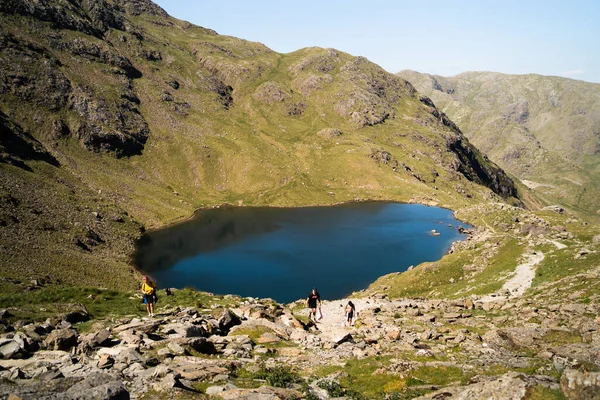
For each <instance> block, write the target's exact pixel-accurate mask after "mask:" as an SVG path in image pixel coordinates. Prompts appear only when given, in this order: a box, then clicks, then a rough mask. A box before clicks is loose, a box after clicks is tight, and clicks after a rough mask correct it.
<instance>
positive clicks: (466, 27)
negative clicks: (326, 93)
mask: <svg viewBox="0 0 600 400" xmlns="http://www.w3.org/2000/svg"><path fill="white" fill-rule="evenodd" d="M155 2H156V3H158V4H159V5H160V6H161V7H163V8H164V9H165V10H166V11H167V12H168V13H169V14H171V15H172V16H174V17H176V18H180V19H184V20H186V21H189V22H192V23H194V24H196V25H200V26H203V27H206V28H211V29H214V30H216V31H217V32H218V33H220V34H223V35H230V36H236V37H239V38H243V39H247V40H251V41H256V42H261V43H264V44H265V45H267V46H268V47H270V48H271V49H273V50H275V51H278V52H281V53H288V52H291V51H294V50H298V49H300V48H303V47H309V46H319V47H333V48H336V49H339V50H342V51H345V52H347V53H350V54H353V55H357V56H358V55H361V56H365V57H367V58H368V59H369V60H371V61H373V62H375V63H377V64H379V65H381V66H382V67H383V68H385V69H386V70H388V71H390V72H398V71H400V70H403V69H413V70H416V71H420V72H428V73H432V74H439V75H444V76H448V75H455V74H457V73H460V72H464V71H496V72H503V73H509V74H525V73H537V74H542V75H558V76H565V77H570V78H574V79H581V80H585V81H590V82H599V83H600V0H589V1H583V0H580V1H567V0H562V1H555V0H550V1H543V0H539V1H533V0H520V1H515V0H495V1H490V0H464V1H458V0H446V1H443V0H439V1H438V0H436V1H433V0H432V1H425V0H411V1H405V0H397V1H393V0H387V1H386V0H371V1H355V0H320V1H315V0H303V1H293V2H291V1H284V0H272V1H271V0H270V1H267V0H254V1H253V0H220V1H216V0H215V1H209V0H204V1H189V0H188V1H184V0H158V1H156V0H155Z"/></svg>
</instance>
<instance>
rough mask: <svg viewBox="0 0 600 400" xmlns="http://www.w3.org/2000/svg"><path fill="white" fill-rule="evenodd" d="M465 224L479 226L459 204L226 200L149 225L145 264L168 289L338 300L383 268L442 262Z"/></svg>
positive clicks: (140, 256)
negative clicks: (166, 223) (273, 204)
mask: <svg viewBox="0 0 600 400" xmlns="http://www.w3.org/2000/svg"><path fill="white" fill-rule="evenodd" d="M459 225H462V226H463V227H465V228H470V226H469V225H466V224H464V223H462V222H460V221H458V220H456V219H454V218H453V215H452V211H450V210H447V209H443V208H437V207H427V206H423V205H419V204H397V203H377V202H371V203H351V204H345V205H340V206H334V207H302V208H267V207H260V208H242V207H221V208H217V209H210V210H201V211H198V212H197V213H196V215H195V216H194V218H192V219H190V220H189V221H186V222H183V223H180V224H177V225H173V226H170V227H167V228H164V229H161V230H156V231H153V232H148V233H147V234H145V235H144V236H143V238H142V239H141V240H140V241H139V242H138V245H137V252H136V255H135V263H136V265H137V267H138V268H139V269H140V270H142V271H144V272H146V273H147V274H148V275H150V276H151V277H152V278H153V279H154V280H155V281H156V282H157V283H158V288H159V289H161V288H166V287H170V288H184V287H192V288H195V289H197V290H202V291H207V292H211V293H216V294H238V295H240V296H244V297H260V298H265V297H270V298H272V299H274V300H276V301H278V302H282V303H287V302H292V301H295V300H297V299H300V298H305V297H306V296H307V295H308V292H309V291H310V289H311V288H313V287H317V289H318V291H319V293H320V294H321V297H322V298H323V299H338V298H343V297H344V296H347V295H348V294H350V293H352V292H353V291H356V290H360V289H364V288H366V287H367V286H368V285H369V284H370V283H372V282H373V281H375V280H376V279H377V278H378V277H380V276H382V275H385V274H388V273H391V272H401V271H405V270H406V269H407V268H408V267H409V266H411V265H417V264H420V263H422V262H425V261H435V260H439V259H440V258H441V257H442V256H443V255H444V254H445V253H447V252H448V250H449V249H450V246H451V245H452V243H453V242H454V241H457V240H462V239H465V238H466V235H464V234H460V233H459V232H458V230H457V227H458V226H459ZM432 230H435V231H436V232H437V233H439V235H438V234H434V233H432Z"/></svg>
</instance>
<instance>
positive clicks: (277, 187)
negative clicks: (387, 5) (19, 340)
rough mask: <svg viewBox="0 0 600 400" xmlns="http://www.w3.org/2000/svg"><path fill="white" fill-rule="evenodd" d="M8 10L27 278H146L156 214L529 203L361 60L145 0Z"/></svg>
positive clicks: (8, 114)
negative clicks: (147, 232)
mask: <svg viewBox="0 0 600 400" xmlns="http://www.w3.org/2000/svg"><path fill="white" fill-rule="evenodd" d="M0 13H1V19H0V43H1V44H2V45H1V46H0V59H1V60H2V63H1V65H2V66H1V67H0V84H1V88H2V90H0V109H1V111H2V118H1V119H0V122H1V124H0V127H1V129H2V135H1V136H0V172H1V173H0V182H1V184H2V188H1V192H0V193H1V194H2V197H1V198H0V210H1V214H0V216H1V223H0V230H1V233H2V241H1V244H2V246H3V249H6V251H2V252H1V255H0V270H1V271H2V275H3V276H6V277H7V279H8V281H10V282H13V283H14V282H15V281H14V280H16V281H18V282H20V283H19V284H18V285H20V286H18V287H20V288H22V287H29V286H31V285H30V282H31V281H32V280H34V279H38V280H40V279H42V280H44V281H46V282H57V283H58V282H60V283H66V284H84V285H88V286H93V287H99V286H100V287H106V286H108V287H132V286H134V285H135V284H136V283H135V271H134V270H133V269H132V268H131V266H130V265H129V257H130V255H131V253H132V249H133V245H134V241H135V239H136V238H137V237H139V236H140V235H141V233H142V232H143V230H144V229H145V228H156V227H160V226H164V225H165V224H169V223H172V222H175V221H179V220H182V219H184V218H188V217H189V216H191V215H192V214H193V212H194V210H196V209H198V208H202V207H211V206H215V205H219V204H223V203H229V204H234V205H243V206H255V205H271V206H298V205H311V204H334V203H339V202H347V201H356V200H365V199H370V200H384V199H386V200H397V201H404V202H420V203H426V204H435V205H441V206H445V207H449V208H454V209H456V208H460V207H465V206H469V205H472V204H476V203H479V202H482V201H489V200H492V201H503V199H505V200H508V201H511V202H514V203H519V202H520V200H517V199H516V198H515V197H516V196H518V194H517V190H516V188H515V186H514V184H513V182H512V180H511V179H510V178H508V177H507V176H506V175H505V174H504V172H503V171H502V170H501V169H499V168H498V167H497V166H496V165H494V164H493V163H491V162H489V161H488V160H487V159H486V158H485V157H484V156H482V155H481V153H479V151H478V150H477V149H476V148H475V147H473V146H472V145H471V144H470V143H469V142H468V140H467V139H466V138H465V137H464V136H463V135H462V134H461V132H460V131H459V130H458V129H457V128H456V126H455V125H454V124H453V123H452V121H450V120H449V119H448V117H446V116H445V115H444V114H443V113H440V112H439V111H438V110H437V109H436V108H435V107H433V106H432V105H431V104H428V103H427V101H425V100H424V99H422V98H421V96H420V95H419V94H418V93H417V92H416V91H415V90H414V88H413V87H412V85H410V84H409V83H407V82H406V81H405V80H403V79H401V78H398V77H396V76H394V75H392V74H389V73H387V72H385V71H384V70H383V69H381V68H380V67H379V66H377V65H375V64H373V63H371V62H369V61H368V60H366V59H365V58H362V57H354V56H351V55H349V54H345V53H343V52H340V51H337V50H334V49H322V48H307V49H301V50H298V51H296V52H293V53H290V54H280V53H276V52H274V51H272V50H270V49H268V48H267V47H265V46H264V45H262V44H259V43H252V42H248V41H245V40H242V39H237V38H232V37H227V36H222V35H218V34H217V33H215V32H214V31H211V30H209V29H205V28H201V27H197V26H194V25H191V24H189V23H187V22H184V21H180V20H177V19H174V18H171V17H170V16H168V15H167V14H166V13H165V12H164V11H163V10H162V9H160V8H159V7H157V6H156V5H154V4H153V3H151V2H149V1H140V0H136V1H134V0H129V1H125V2H116V1H100V2H94V3H90V2H86V1H82V2H77V1H76V2H67V1H52V2H51V1H41V2H38V1H35V2H34V1H25V2H4V3H2V4H0ZM11 279H12V280H11ZM38 283H39V282H38Z"/></svg>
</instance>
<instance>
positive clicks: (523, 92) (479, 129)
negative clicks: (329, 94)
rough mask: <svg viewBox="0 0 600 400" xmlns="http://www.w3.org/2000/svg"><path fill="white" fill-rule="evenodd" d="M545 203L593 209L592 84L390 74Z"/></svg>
mask: <svg viewBox="0 0 600 400" xmlns="http://www.w3.org/2000/svg"><path fill="white" fill-rule="evenodd" d="M398 75H399V76H401V77H402V78H404V79H407V80H408V81H410V82H411V83H413V84H414V85H415V87H416V88H417V89H418V90H419V91H421V92H422V93H424V94H425V95H427V96H429V97H431V99H432V100H433V102H434V103H435V104H436V105H437V106H439V107H440V108H441V109H442V110H443V111H444V112H446V113H447V114H448V116H449V117H450V118H452V119H453V120H454V121H455V122H456V123H457V124H458V125H459V126H460V127H461V129H463V131H464V133H465V135H466V136H467V137H469V139H470V140H471V141H472V142H473V143H474V144H475V145H476V146H477V147H478V148H480V149H481V150H482V151H483V152H484V153H485V154H487V155H488V156H489V157H490V158H491V159H492V160H493V161H494V162H497V163H498V165H500V166H501V167H502V168H504V169H506V170H507V171H508V172H510V173H512V174H513V175H515V176H517V177H518V178H519V179H522V180H524V181H525V182H526V183H527V184H528V186H530V187H531V188H534V189H535V190H536V191H537V192H538V193H539V194H541V195H542V196H543V197H545V198H546V199H547V201H549V202H558V203H560V204H562V205H564V206H566V207H569V208H572V209H574V210H577V211H579V212H583V213H588V214H597V212H598V210H599V209H600V200H599V199H600V196H598V194H599V193H600V180H599V179H598V176H600V157H599V154H600V111H598V110H599V109H600V84H595V83H588V82H583V81H576V80H572V79H566V78H559V77H548V76H540V75H505V74H499V73H493V72H467V73H463V74H459V75H456V76H454V77H441V76H437V75H429V74H422V73H418V72H414V71H402V72H399V73H398Z"/></svg>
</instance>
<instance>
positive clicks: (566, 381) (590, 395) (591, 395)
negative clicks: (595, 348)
mask: <svg viewBox="0 0 600 400" xmlns="http://www.w3.org/2000/svg"><path fill="white" fill-rule="evenodd" d="M560 388H561V390H562V392H563V393H564V395H565V396H567V398H568V399H569V400H579V399H586V400H598V399H600V372H580V371H577V370H573V369H569V370H566V371H565V372H564V373H563V375H562V377H561V378H560Z"/></svg>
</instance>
